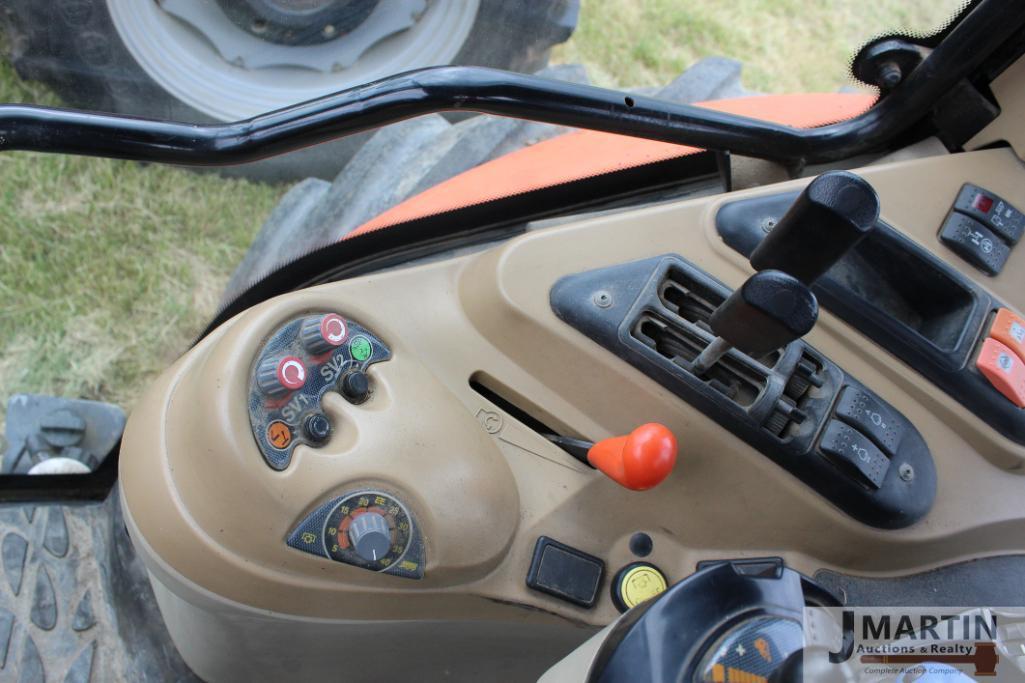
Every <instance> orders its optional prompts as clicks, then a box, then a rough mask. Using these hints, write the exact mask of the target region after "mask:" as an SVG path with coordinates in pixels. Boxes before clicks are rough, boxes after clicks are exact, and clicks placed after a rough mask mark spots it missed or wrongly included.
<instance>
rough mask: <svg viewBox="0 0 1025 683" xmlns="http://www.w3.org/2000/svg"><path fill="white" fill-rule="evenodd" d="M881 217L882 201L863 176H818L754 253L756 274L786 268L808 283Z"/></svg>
mask: <svg viewBox="0 0 1025 683" xmlns="http://www.w3.org/2000/svg"><path fill="white" fill-rule="evenodd" d="M878 219H879V197H878V196H877V195H876V191H875V190H874V189H873V188H872V186H871V185H869V184H868V182H866V181H865V180H864V179H862V178H861V177H859V176H857V175H855V174H853V173H849V172H847V171H829V172H827V173H823V174H822V175H820V176H818V177H817V178H815V179H814V180H812V181H811V182H810V183H808V186H807V187H805V188H804V191H803V192H801V194H800V195H799V196H798V197H797V199H796V200H794V203H793V204H791V205H790V209H789V210H787V212H786V214H784V216H783V217H782V218H781V219H779V222H778V223H776V225H775V227H773V228H772V231H771V232H770V233H769V234H768V235H767V236H766V237H765V239H763V240H762V241H761V243H760V244H759V245H758V246H757V247H756V248H755V250H754V252H752V253H751V265H752V266H754V269H755V270H769V269H772V270H782V271H783V272H784V273H789V274H790V275H793V276H794V277H795V278H797V279H798V280H800V281H801V282H803V283H804V284H806V285H810V284H812V283H813V282H815V280H817V279H818V278H819V276H821V275H822V274H823V273H825V272H826V271H827V270H829V269H830V267H832V265H833V264H834V263H836V262H837V261H839V260H840V258H841V257H842V256H843V255H844V254H846V253H847V252H848V251H849V250H850V249H851V247H853V246H854V245H856V244H857V243H858V242H860V241H861V240H862V239H864V238H865V237H866V236H867V235H868V234H869V232H871V231H872V229H873V228H874V227H875V223H876V221H877V220H878Z"/></svg>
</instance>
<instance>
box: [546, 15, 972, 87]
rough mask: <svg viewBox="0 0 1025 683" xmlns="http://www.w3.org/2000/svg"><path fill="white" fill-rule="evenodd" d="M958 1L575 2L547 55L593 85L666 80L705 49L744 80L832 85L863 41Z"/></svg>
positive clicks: (913, 25) (933, 20) (916, 27)
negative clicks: (574, 15) (577, 69)
mask: <svg viewBox="0 0 1025 683" xmlns="http://www.w3.org/2000/svg"><path fill="white" fill-rule="evenodd" d="M962 4H963V2H962V0H873V1H872V2H864V1H862V0H814V2H812V1H810V0H729V1H726V0H583V3H582V7H581V10H580V20H579V23H578V26H577V30H576V32H575V33H574V35H573V37H572V38H571V39H570V40H569V42H567V43H566V44H565V45H562V46H560V47H558V48H556V50H555V53H554V55H553V59H554V60H558V61H562V62H571V63H582V64H586V65H587V67H588V72H589V74H590V76H591V80H592V81H593V82H594V83H595V84H596V85H602V86H608V87H636V86H658V85H665V84H666V83H668V82H670V81H671V80H672V79H674V78H675V77H676V76H678V75H679V74H680V73H681V72H682V71H683V70H685V69H686V68H687V67H688V66H690V65H691V64H693V63H694V62H696V61H697V60H699V59H701V58H702V57H705V56H708V55H719V56H723V57H732V58H734V59H738V60H740V61H741V62H743V63H744V78H743V81H744V85H745V86H746V87H748V88H750V89H753V90H757V91H762V92H771V93H786V92H813V91H818V92H831V91H835V90H837V89H839V88H840V87H841V86H844V85H851V84H852V82H851V81H850V80H849V79H848V77H847V66H848V62H849V60H850V58H851V56H852V55H853V54H854V53H855V52H856V51H857V50H858V48H859V47H861V46H862V45H863V44H864V43H865V41H866V40H867V39H869V38H871V37H873V36H875V35H878V34H880V33H882V32H884V31H885V32H890V31H892V30H894V29H896V28H901V29H910V30H912V31H916V32H927V33H928V32H931V30H932V29H934V28H936V27H939V26H941V25H942V24H944V23H945V22H946V21H947V19H949V18H950V17H951V16H953V15H954V13H955V12H956V11H957V9H958V8H959V7H960V6H961V5H962Z"/></svg>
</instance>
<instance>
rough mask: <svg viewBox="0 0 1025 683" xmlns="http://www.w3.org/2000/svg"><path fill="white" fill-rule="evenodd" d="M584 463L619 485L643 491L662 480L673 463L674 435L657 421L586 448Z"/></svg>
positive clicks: (674, 453) (674, 456) (670, 470)
mask: <svg viewBox="0 0 1025 683" xmlns="http://www.w3.org/2000/svg"><path fill="white" fill-rule="evenodd" d="M587 462H589V463H591V465H593V466H594V467H596V468H597V469H599V470H601V471H602V472H604V473H605V474H606V475H608V477H609V478H610V479H612V480H613V481H615V482H616V483H617V484H619V485H620V486H625V487H626V488H628V489H633V490H634V491H645V490H647V489H650V488H652V487H654V486H658V485H659V484H660V483H662V480H663V479H665V478H666V477H668V476H669V473H670V472H672V471H673V466H675V465H676V437H675V436H673V433H672V432H671V431H669V429H668V428H667V427H666V426H664V425H660V424H658V423H657V422H649V423H648V424H644V425H641V426H640V427H638V428H637V429H635V430H633V431H632V432H630V433H629V434H628V435H626V436H614V437H612V438H610V439H603V440H602V441H599V442H598V443H596V444H594V445H593V446H591V448H590V450H588V451H587Z"/></svg>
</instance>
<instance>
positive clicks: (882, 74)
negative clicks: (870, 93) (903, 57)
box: [879, 62, 904, 88]
mask: <svg viewBox="0 0 1025 683" xmlns="http://www.w3.org/2000/svg"><path fill="white" fill-rule="evenodd" d="M903 79H904V72H902V71H901V70H900V64H897V62H883V63H882V64H880V65H879V85H881V86H883V87H884V88H895V87H896V86H897V85H898V84H899V83H900V82H901V81H902V80H903Z"/></svg>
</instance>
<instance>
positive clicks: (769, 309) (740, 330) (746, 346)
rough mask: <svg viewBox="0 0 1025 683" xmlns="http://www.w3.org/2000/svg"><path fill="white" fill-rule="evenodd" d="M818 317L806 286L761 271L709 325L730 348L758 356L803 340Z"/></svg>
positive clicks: (774, 272) (784, 275)
mask: <svg viewBox="0 0 1025 683" xmlns="http://www.w3.org/2000/svg"><path fill="white" fill-rule="evenodd" d="M818 316H819V303H818V301H817V300H816V299H815V295H814V294H812V292H811V290H810V289H808V286H807V285H805V284H804V283H803V282H801V281H800V280H798V279H797V278H795V277H793V276H792V275H788V274H787V273H784V272H781V271H778V270H763V271H761V272H759V273H755V274H754V275H752V276H751V277H749V278H748V279H747V281H746V282H744V284H742V285H741V286H740V287H738V288H737V289H735V290H734V291H733V294H730V296H729V298H728V299H726V301H724V302H723V303H722V304H721V305H720V306H719V307H718V308H717V309H715V312H714V313H712V317H711V319H710V320H709V321H708V324H709V326H710V327H711V328H712V333H713V334H715V335H717V336H719V337H722V338H723V339H724V340H726V341H727V342H728V343H729V344H730V345H731V346H735V347H736V348H738V349H740V350H741V351H743V352H745V353H747V354H753V355H756V356H757V355H761V354H763V353H768V352H769V351H772V350H773V349H778V348H780V347H782V346H786V345H787V344H789V343H790V342H792V341H794V340H795V339H797V338H798V337H803V336H804V335H806V334H807V333H808V332H810V331H811V328H812V327H814V326H815V320H816V319H817V318H818Z"/></svg>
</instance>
